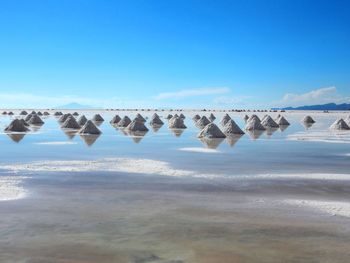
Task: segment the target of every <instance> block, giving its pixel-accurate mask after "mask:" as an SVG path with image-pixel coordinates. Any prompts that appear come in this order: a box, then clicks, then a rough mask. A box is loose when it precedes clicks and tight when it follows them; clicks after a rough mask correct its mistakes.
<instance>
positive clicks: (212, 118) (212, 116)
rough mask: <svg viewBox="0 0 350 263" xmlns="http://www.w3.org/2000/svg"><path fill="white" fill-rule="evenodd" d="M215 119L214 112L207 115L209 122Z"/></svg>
mask: <svg viewBox="0 0 350 263" xmlns="http://www.w3.org/2000/svg"><path fill="white" fill-rule="evenodd" d="M215 119H216V117H215V116H214V114H213V113H210V115H209V120H210V121H211V122H213V121H215Z"/></svg>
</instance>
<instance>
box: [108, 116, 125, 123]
mask: <svg viewBox="0 0 350 263" xmlns="http://www.w3.org/2000/svg"><path fill="white" fill-rule="evenodd" d="M121 119H122V118H120V117H119V115H118V114H117V115H115V116H114V117H113V118H112V120H111V121H110V123H111V124H112V125H114V124H118V122H120V120H121Z"/></svg>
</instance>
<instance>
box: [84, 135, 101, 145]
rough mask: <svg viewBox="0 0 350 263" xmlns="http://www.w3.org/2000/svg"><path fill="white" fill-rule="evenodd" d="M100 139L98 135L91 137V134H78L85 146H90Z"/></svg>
mask: <svg viewBox="0 0 350 263" xmlns="http://www.w3.org/2000/svg"><path fill="white" fill-rule="evenodd" d="M98 137H100V135H99V134H96V135H93V134H89V135H86V134H80V138H81V139H82V140H83V141H84V142H85V144H86V145H87V146H92V145H93V144H94V143H95V142H96V140H97V139H98Z"/></svg>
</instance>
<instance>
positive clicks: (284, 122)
mask: <svg viewBox="0 0 350 263" xmlns="http://www.w3.org/2000/svg"><path fill="white" fill-rule="evenodd" d="M276 123H277V124H278V125H279V126H289V125H290V123H289V122H288V121H287V120H286V119H285V118H284V117H283V116H281V115H280V116H279V117H277V119H276Z"/></svg>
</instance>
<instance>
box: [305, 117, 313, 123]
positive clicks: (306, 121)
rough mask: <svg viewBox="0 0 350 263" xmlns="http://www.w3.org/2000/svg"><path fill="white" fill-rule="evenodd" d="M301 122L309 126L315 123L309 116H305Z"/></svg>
mask: <svg viewBox="0 0 350 263" xmlns="http://www.w3.org/2000/svg"><path fill="white" fill-rule="evenodd" d="M303 122H304V123H309V124H311V123H315V120H314V119H313V118H312V117H311V116H305V117H304V119H303Z"/></svg>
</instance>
